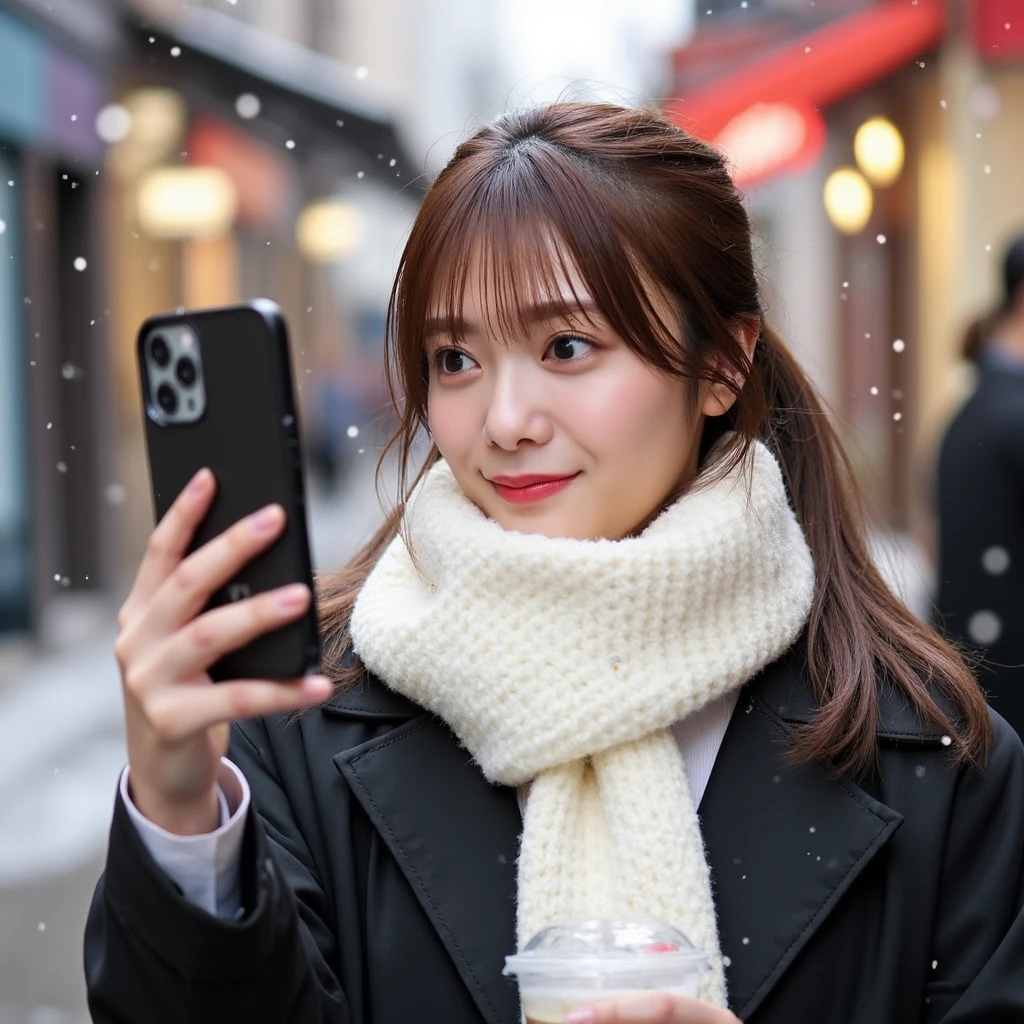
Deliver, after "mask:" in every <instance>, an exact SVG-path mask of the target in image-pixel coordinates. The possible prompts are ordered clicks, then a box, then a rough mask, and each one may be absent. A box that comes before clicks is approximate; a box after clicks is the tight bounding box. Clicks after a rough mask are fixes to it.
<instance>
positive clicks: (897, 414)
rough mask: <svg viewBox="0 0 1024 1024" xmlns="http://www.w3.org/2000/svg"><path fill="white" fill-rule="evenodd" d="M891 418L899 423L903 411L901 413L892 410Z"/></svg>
mask: <svg viewBox="0 0 1024 1024" xmlns="http://www.w3.org/2000/svg"><path fill="white" fill-rule="evenodd" d="M892 418H893V419H894V420H895V421H896V422H897V423H899V421H900V420H901V419H903V413H901V412H894V413H893V414H892Z"/></svg>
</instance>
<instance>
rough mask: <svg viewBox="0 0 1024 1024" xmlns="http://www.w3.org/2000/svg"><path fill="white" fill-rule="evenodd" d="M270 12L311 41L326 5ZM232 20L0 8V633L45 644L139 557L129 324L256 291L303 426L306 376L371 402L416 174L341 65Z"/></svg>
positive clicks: (197, 12)
mask: <svg viewBox="0 0 1024 1024" xmlns="http://www.w3.org/2000/svg"><path fill="white" fill-rule="evenodd" d="M286 6H288V9H289V11H291V13H292V14H295V12H296V11H297V10H298V8H300V7H301V8H302V9H303V11H304V12H306V13H305V14H304V15H303V16H304V17H306V15H309V17H307V18H306V21H307V22H308V24H307V28H308V30H309V35H310V37H311V38H312V39H313V40H316V41H318V42H319V43H322V42H323V39H320V38H319V37H318V33H319V35H320V36H323V37H324V38H326V35H327V33H326V27H325V25H320V24H319V23H317V22H316V21H315V19H313V17H312V14H313V12H320V15H321V16H322V17H323V18H328V15H329V13H330V9H331V5H330V4H328V3H324V2H319V0H318V2H310V3H305V2H302V0H296V2H295V3H294V4H290V5H286ZM246 10H247V12H248V13H246V14H245V15H244V16H241V15H240V16H239V17H231V16H229V15H228V14H227V13H224V12H223V11H218V10H216V9H214V8H213V7H212V6H211V7H209V8H205V7H203V6H201V5H186V4H182V3H178V2H176V0H175V2H164V0H146V2H144V0H132V2H128V0H0V636H2V635H5V634H15V635H18V634H21V635H28V636H30V637H31V636H36V637H40V636H42V634H46V633H48V632H52V630H49V629H48V627H47V626H46V622H47V620H48V618H49V619H52V618H54V616H55V615H57V616H58V617H59V615H62V614H63V613H56V612H53V609H55V608H58V607H61V608H67V607H69V605H73V604H74V603H75V600H76V597H77V596H78V595H82V597H83V598H87V597H88V592H98V593H99V594H100V595H101V596H102V595H112V594H114V593H115V592H120V591H121V589H122V588H123V586H124V585H125V583H126V582H127V581H128V579H130V575H131V573H132V571H133V568H134V566H135V565H136V564H137V562H138V558H139V556H140V554H141V550H142V545H143V543H144V540H145V537H146V535H147V534H148V532H149V530H150V528H151V525H152V512H151V504H150V498H149V487H148V483H147V474H146V466H145V455H144V449H143V444H142V413H141V409H140V403H139V397H138V384H137V379H136V369H135V364H134V340H135V333H136V331H137V329H138V326H139V324H140V323H141V322H142V320H144V319H145V318H146V317H147V316H149V315H151V314H153V313H156V312H160V311H164V310H167V309H173V308H177V307H192V306H210V305H220V304H225V303H229V302H234V301H238V300H242V299H246V298H254V297H257V296H267V297H270V298H272V299H274V300H275V301H277V302H278V303H279V304H280V305H281V306H282V307H283V308H284V311H285V314H286V316H287V318H288V322H289V326H290V328H291V334H292V342H293V350H294V357H295V363H296V366H295V369H296V374H297V382H298V389H299V398H300V402H301V403H302V404H303V405H304V406H305V407H306V408H304V409H303V412H305V413H307V415H305V416H304V417H303V419H304V425H305V426H306V427H307V428H308V427H309V426H310V424H313V423H315V422H317V420H318V419H319V418H320V417H319V415H318V413H319V409H318V403H319V395H318V391H319V390H320V389H319V388H318V387H316V386H315V385H317V384H319V383H320V382H323V381H328V380H339V379H340V380H342V381H344V383H345V386H346V387H348V388H349V389H350V390H351V391H353V393H355V394H357V395H358V397H359V399H360V402H361V403H362V404H361V405H360V406H359V412H358V413H357V411H356V410H355V407H354V406H353V405H351V404H350V405H349V406H348V407H346V409H345V410H344V411H343V412H342V417H343V418H344V417H348V416H352V417H357V416H358V417H359V418H357V419H347V422H348V423H351V422H359V423H361V424H364V423H365V422H366V419H367V417H368V416H369V415H370V414H371V413H373V412H375V411H376V410H377V408H378V406H379V404H380V397H381V382H380V380H379V365H380V358H379V352H380V344H381V340H382V322H383V321H382V313H383V309H384V306H385V303H386V298H387V288H388V285H389V283H390V266H391V264H393V261H394V259H395V258H396V256H397V241H396V240H397V239H400V237H401V235H402V233H403V232H404V230H405V229H406V226H407V224H408V222H409V220H410V219H411V216H412V214H413V212H414V210H415V207H416V205H417V203H418V200H419V197H420V195H421V192H422V188H423V183H422V181H420V180H419V176H418V175H417V173H416V172H415V170H414V167H413V164H412V161H411V159H410V157H409V155H408V153H407V151H406V150H405V148H404V146H403V144H402V142H401V140H400V139H399V137H398V135H397V133H396V130H395V127H394V122H393V118H392V115H391V112H390V110H389V108H388V107H387V105H386V103H385V102H384V101H383V100H381V99H380V98H379V97H376V96H375V92H374V89H373V88H372V87H367V86H366V85H365V83H363V82H361V81H360V76H359V74H358V73H357V69H355V68H352V67H349V66H347V65H344V64H341V63H340V62H339V61H338V60H336V59H335V58H333V57H332V56H331V55H330V54H329V53H327V52H318V50H323V48H324V47H323V46H318V47H313V46H312V45H310V41H311V40H310V39H309V38H307V39H304V40H297V39H294V38H291V39H289V38H288V37H287V35H285V36H278V35H275V34H273V32H272V31H268V27H267V26H261V25H260V24H259V23H258V19H254V18H253V17H252V16H251V15H252V9H251V8H247V9H246ZM268 10H269V5H268ZM271 13H273V12H271ZM277 13H278V14H279V13H280V11H278V12H277ZM274 16H275V17H277V14H275V15H274ZM328 20H329V18H328ZM270 27H271V28H273V26H270ZM244 375H245V368H244V367H239V381H240V385H241V384H243V383H244ZM333 393H337V389H335V392H333ZM341 429H342V430H344V429H345V428H344V426H342V428H341ZM369 433H370V432H369V431H366V432H364V434H363V435H362V436H363V440H362V441H361V442H360V443H372V439H371V438H369V437H367V436H366V435H367V434H369ZM79 605H81V602H79ZM65 617H66V616H65ZM42 638H43V639H45V638H46V637H45V636H42Z"/></svg>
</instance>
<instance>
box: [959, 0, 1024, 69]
mask: <svg viewBox="0 0 1024 1024" xmlns="http://www.w3.org/2000/svg"><path fill="white" fill-rule="evenodd" d="M970 8H971V34H972V36H973V37H974V45H975V48H976V49H977V51H978V56H979V57H981V59H982V60H984V61H988V62H991V63H1000V62H1003V61H1020V60H1024V0H971V4H970Z"/></svg>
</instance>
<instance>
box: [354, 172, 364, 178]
mask: <svg viewBox="0 0 1024 1024" xmlns="http://www.w3.org/2000/svg"><path fill="white" fill-rule="evenodd" d="M356 177H357V178H365V177H366V171H358V172H357V173H356Z"/></svg>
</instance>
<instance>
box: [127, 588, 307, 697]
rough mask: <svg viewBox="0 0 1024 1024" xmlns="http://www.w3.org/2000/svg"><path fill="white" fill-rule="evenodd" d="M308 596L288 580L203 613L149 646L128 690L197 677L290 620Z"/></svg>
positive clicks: (301, 611)
mask: <svg viewBox="0 0 1024 1024" xmlns="http://www.w3.org/2000/svg"><path fill="white" fill-rule="evenodd" d="M311 600H312V594H311V593H310V590H309V587H307V586H306V585H305V584H304V583H293V584H290V585H289V586H287V587H280V588H278V589H276V590H270V591H267V592H266V593H265V594H258V595H257V596H256V597H250V598H247V599H246V600H244V601H238V602H235V603H233V604H227V605H221V606H220V607H219V608H213V609H211V610H210V611H208V612H204V613H203V614H202V615H200V616H199V617H198V618H196V619H193V620H192V621H191V622H189V623H188V624H187V625H185V626H184V627H183V628H181V629H179V630H178V631H177V632H175V633H173V634H171V635H170V636H168V637H167V638H166V640H165V641H164V642H162V643H159V644H157V645H155V646H154V648H153V649H152V651H151V652H150V653H149V654H148V656H147V657H146V658H145V659H144V660H143V662H142V664H140V665H139V666H138V668H137V669H136V671H135V673H133V675H134V676H135V680H134V683H133V689H134V690H135V691H136V692H137V693H144V692H146V691H147V690H149V689H151V688H155V687H158V686H163V685H166V682H167V681H168V680H172V681H173V680H179V679H191V678H194V677H196V676H198V675H201V674H202V673H204V672H206V670H207V669H208V668H209V667H210V666H211V665H212V664H213V663H214V662H215V661H218V660H219V659H220V658H222V657H223V656H224V655H225V654H229V653H230V652H232V651H236V650H238V649H239V648H240V647H244V646H245V645H246V644H247V643H249V642H250V641H251V640H255V639H256V638H257V637H260V636H263V635H264V634H265V633H270V632H272V631H273V630H275V629H280V628H281V627H282V626H285V625H287V624H288V623H290V622H294V621H295V620H296V619H298V618H299V617H300V616H301V615H303V614H304V613H305V611H306V610H307V609H308V608H309V604H310V601H311Z"/></svg>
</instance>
